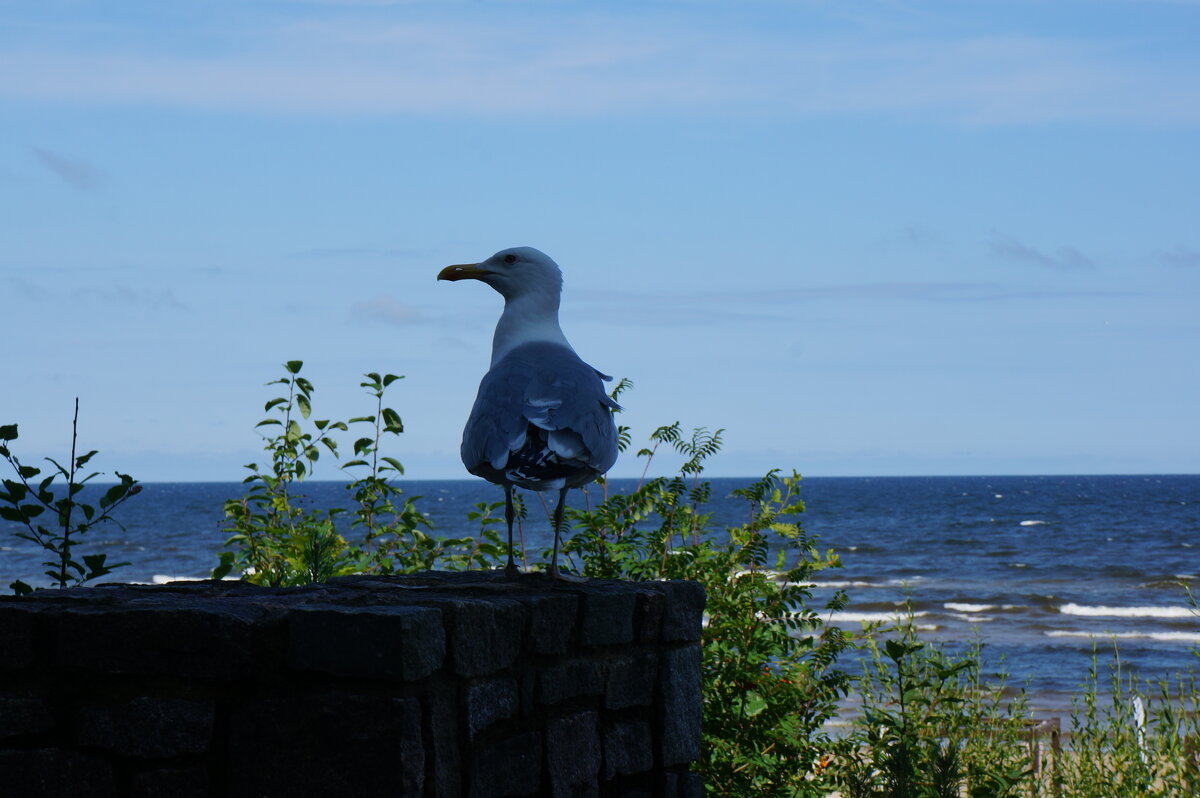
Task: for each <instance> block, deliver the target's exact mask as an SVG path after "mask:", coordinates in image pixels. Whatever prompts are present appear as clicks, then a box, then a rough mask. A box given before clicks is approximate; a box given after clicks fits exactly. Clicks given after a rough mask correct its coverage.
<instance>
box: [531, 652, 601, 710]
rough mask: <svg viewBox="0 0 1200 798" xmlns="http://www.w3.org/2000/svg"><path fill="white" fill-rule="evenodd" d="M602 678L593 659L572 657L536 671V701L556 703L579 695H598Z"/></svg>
mask: <svg viewBox="0 0 1200 798" xmlns="http://www.w3.org/2000/svg"><path fill="white" fill-rule="evenodd" d="M603 692H604V678H603V677H602V676H601V674H600V666H599V664H597V663H596V662H595V661H593V660H587V659H573V660H568V661H566V662H560V663H557V664H554V665H548V666H546V667H544V668H542V669H541V670H539V671H538V681H537V703H539V704H557V703H559V702H560V701H566V700H567V699H569V698H576V697H578V696H581V695H600V694H601V693H603Z"/></svg>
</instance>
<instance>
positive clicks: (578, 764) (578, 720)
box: [546, 712, 600, 798]
mask: <svg viewBox="0 0 1200 798" xmlns="http://www.w3.org/2000/svg"><path fill="white" fill-rule="evenodd" d="M596 724H597V717H596V713H595V712H581V713H579V714H578V715H571V716H568V717H565V718H559V719H557V720H552V721H550V722H549V723H547V724H546V771H547V773H549V774H550V795H551V796H553V798H573V797H575V796H578V798H585V796H598V795H599V785H598V783H597V779H596V775H597V774H598V773H599V771H600V735H599V732H598V730H597V728H596Z"/></svg>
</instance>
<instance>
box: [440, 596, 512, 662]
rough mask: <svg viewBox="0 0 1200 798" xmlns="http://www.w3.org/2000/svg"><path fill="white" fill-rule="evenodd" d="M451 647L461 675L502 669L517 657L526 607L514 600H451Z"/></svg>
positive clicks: (453, 658)
mask: <svg viewBox="0 0 1200 798" xmlns="http://www.w3.org/2000/svg"><path fill="white" fill-rule="evenodd" d="M441 606H442V607H443V608H444V609H445V611H446V613H447V614H448V615H449V619H450V620H449V624H448V626H449V632H450V636H449V649H450V659H451V662H452V663H453V667H454V672H455V673H456V674H458V675H459V676H468V677H469V676H484V675H486V674H489V673H495V672H496V671H498V670H503V669H504V668H507V667H508V666H510V665H512V663H513V662H514V661H515V660H516V658H517V652H518V651H519V650H520V647H521V633H522V631H523V630H524V625H525V615H524V609H523V608H522V607H521V605H520V604H518V603H517V602H515V601H511V600H505V599H493V600H491V601H469V600H468V601H448V602H445V603H444V604H441Z"/></svg>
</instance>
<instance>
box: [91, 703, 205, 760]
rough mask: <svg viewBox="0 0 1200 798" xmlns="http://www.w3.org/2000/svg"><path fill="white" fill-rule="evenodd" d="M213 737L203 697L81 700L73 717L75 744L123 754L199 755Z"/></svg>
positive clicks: (151, 755)
mask: <svg viewBox="0 0 1200 798" xmlns="http://www.w3.org/2000/svg"><path fill="white" fill-rule="evenodd" d="M212 736H213V705H212V704H211V703H209V702H204V701H186V700H180V699H171V698H149V697H145V696H142V697H138V698H134V699H132V700H130V701H123V702H121V703H115V704H94V703H93V704H85V705H83V706H82V707H80V708H79V711H78V712H77V713H76V717H75V742H77V743H79V744H80V745H81V746H84V747H90V748H100V749H103V750H106V751H112V752H113V753H117V754H121V755H123V756H137V757H172V756H181V755H184V754H199V753H203V752H204V751H205V750H207V749H208V746H209V744H210V743H211V741H212Z"/></svg>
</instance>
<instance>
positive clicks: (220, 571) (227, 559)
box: [212, 551, 234, 579]
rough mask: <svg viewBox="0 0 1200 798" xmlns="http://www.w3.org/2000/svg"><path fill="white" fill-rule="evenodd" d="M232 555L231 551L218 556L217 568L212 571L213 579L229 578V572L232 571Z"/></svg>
mask: <svg viewBox="0 0 1200 798" xmlns="http://www.w3.org/2000/svg"><path fill="white" fill-rule="evenodd" d="M233 558H234V553H233V552H232V551H223V552H221V554H220V555H219V562H218V563H217V567H216V568H213V570H212V578H213V579H224V578H225V577H227V576H229V572H230V571H232V570H233Z"/></svg>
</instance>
